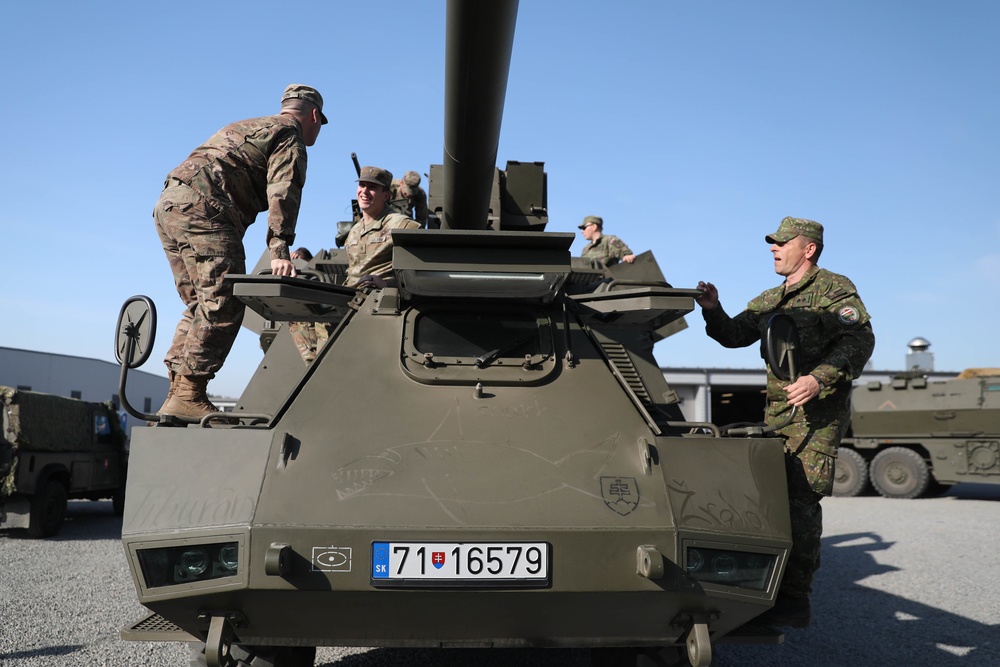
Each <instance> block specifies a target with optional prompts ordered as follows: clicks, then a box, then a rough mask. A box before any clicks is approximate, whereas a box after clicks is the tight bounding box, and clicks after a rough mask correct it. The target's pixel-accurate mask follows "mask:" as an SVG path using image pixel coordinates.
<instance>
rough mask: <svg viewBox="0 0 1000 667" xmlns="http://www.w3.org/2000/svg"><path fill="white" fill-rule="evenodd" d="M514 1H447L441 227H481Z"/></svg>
mask: <svg viewBox="0 0 1000 667" xmlns="http://www.w3.org/2000/svg"><path fill="white" fill-rule="evenodd" d="M517 6H518V0H491V1H490V2H482V1H481V0H449V1H448V12H447V13H448V16H447V20H448V29H447V38H446V41H445V113H444V123H445V125H444V162H443V176H444V188H443V191H444V204H443V211H442V219H441V227H442V228H443V229H486V225H487V220H488V216H489V202H490V192H491V189H492V187H493V173H494V171H495V169H496V163H497V149H498V146H499V143H500V125H501V121H502V120H503V105H504V98H505V97H506V94H507V75H508V73H509V71H510V57H511V51H512V49H513V46H514V25H515V23H516V20H517Z"/></svg>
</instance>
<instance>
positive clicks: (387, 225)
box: [344, 167, 420, 287]
mask: <svg viewBox="0 0 1000 667" xmlns="http://www.w3.org/2000/svg"><path fill="white" fill-rule="evenodd" d="M391 188H392V172H390V171H386V170H385V169H380V168H378V167H362V168H361V175H360V176H359V177H358V207H359V208H360V209H361V220H360V221H359V222H358V224H356V225H354V226H353V227H352V228H351V231H350V233H349V234H348V235H347V241H346V242H345V243H344V249H345V250H346V251H347V280H345V281H344V285H346V286H348V287H362V286H365V285H374V286H375V287H385V285H386V283H387V281H388V280H389V279H391V277H392V235H391V234H390V232H391V231H392V230H393V229H417V228H419V227H420V224H419V223H417V221H416V220H412V219H410V218H408V217H407V216H405V215H403V214H402V213H398V212H397V211H395V210H394V209H393V208H392V207H391V206H389V198H390V197H391V196H392V190H391Z"/></svg>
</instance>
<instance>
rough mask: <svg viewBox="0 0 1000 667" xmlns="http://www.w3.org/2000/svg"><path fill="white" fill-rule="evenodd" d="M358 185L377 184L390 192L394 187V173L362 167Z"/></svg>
mask: <svg viewBox="0 0 1000 667" xmlns="http://www.w3.org/2000/svg"><path fill="white" fill-rule="evenodd" d="M358 183H375V184H377V185H381V186H382V187H383V188H385V189H386V190H388V189H389V188H390V187H392V172H391V171H387V170H385V169H382V168H380V167H361V175H359V176H358Z"/></svg>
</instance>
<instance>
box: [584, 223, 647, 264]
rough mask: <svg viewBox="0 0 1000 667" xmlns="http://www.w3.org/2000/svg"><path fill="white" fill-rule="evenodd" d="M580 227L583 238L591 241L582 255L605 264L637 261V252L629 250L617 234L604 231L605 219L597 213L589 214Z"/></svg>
mask: <svg viewBox="0 0 1000 667" xmlns="http://www.w3.org/2000/svg"><path fill="white" fill-rule="evenodd" d="M579 229H581V230H582V231H581V234H583V238H585V239H587V240H588V241H590V243H588V244H587V245H586V247H584V249H583V252H582V253H581V256H583V257H586V258H588V259H597V260H600V261H601V263H602V264H604V265H605V266H611V265H613V264H617V263H618V262H619V261H622V262H625V263H627V264H631V263H632V262H634V261H635V253H634V252H632V251H631V250H629V247H628V246H627V245H625V242H624V241H622V240H621V239H620V238H618V237H617V236H612V235H611V234H605V233H604V219H603V218H601V217H600V216H597V215H588V216H587V217H586V218H584V219H583V222H581V223H580V225H579Z"/></svg>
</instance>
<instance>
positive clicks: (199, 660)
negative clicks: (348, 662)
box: [189, 644, 316, 667]
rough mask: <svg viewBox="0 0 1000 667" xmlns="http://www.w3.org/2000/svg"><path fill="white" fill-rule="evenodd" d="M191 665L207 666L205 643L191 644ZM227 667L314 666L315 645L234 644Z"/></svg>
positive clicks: (197, 666)
mask: <svg viewBox="0 0 1000 667" xmlns="http://www.w3.org/2000/svg"><path fill="white" fill-rule="evenodd" d="M189 646H190V647H191V662H190V667H205V665H207V664H208V663H207V662H206V660H205V645H204V644H189ZM229 658H230V663H229V665H227V667H314V665H315V664H316V647H315V646H246V645H243V644H233V646H232V647H231V651H230V653H229Z"/></svg>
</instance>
